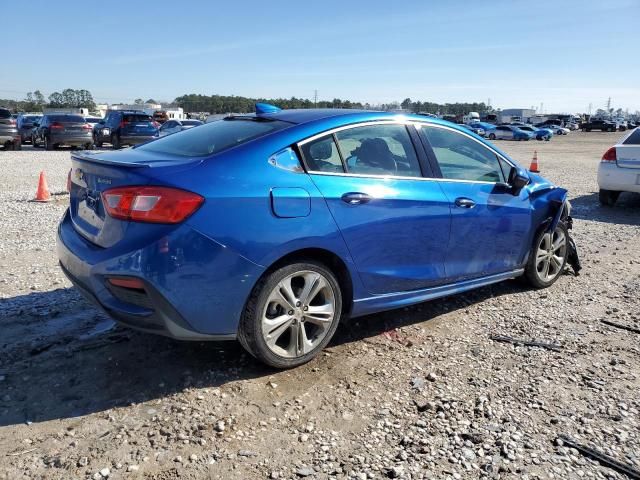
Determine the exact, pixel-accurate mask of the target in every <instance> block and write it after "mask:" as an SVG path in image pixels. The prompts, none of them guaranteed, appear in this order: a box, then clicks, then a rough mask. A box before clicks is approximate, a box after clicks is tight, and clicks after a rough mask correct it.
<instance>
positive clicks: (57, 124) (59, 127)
mask: <svg viewBox="0 0 640 480" xmlns="http://www.w3.org/2000/svg"><path fill="white" fill-rule="evenodd" d="M63 128H64V125H63V124H61V123H60V122H53V123H52V124H51V130H62V129H63Z"/></svg>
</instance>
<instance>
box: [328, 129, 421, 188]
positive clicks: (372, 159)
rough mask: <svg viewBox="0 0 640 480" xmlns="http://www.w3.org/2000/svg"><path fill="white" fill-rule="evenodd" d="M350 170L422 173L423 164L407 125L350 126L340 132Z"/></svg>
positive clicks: (364, 173) (383, 172) (355, 171)
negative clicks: (419, 161)
mask: <svg viewBox="0 0 640 480" xmlns="http://www.w3.org/2000/svg"><path fill="white" fill-rule="evenodd" d="M336 138H337V139H338V145H339V146H340V152H341V153H342V156H343V157H344V163H345V165H346V167H347V171H348V172H349V173H357V174H363V175H397V176H403V177H420V176H421V175H422V174H421V172H420V164H419V163H418V158H417V156H416V152H415V149H414V148H413V144H412V143H411V137H410V136H409V132H408V131H407V128H406V127H405V126H404V125H397V124H390V125H389V124H385V125H368V126H363V127H356V128H350V129H348V130H342V131H339V132H337V133H336Z"/></svg>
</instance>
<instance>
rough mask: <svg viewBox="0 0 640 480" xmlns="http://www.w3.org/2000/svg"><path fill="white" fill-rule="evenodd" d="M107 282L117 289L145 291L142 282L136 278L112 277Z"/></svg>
mask: <svg viewBox="0 0 640 480" xmlns="http://www.w3.org/2000/svg"><path fill="white" fill-rule="evenodd" d="M107 281H108V282H109V283H110V284H111V285H114V286H116V287H120V288H133V289H135V290H144V283H142V280H140V279H138V278H135V277H111V278H108V279H107Z"/></svg>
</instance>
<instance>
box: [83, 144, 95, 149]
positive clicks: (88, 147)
mask: <svg viewBox="0 0 640 480" xmlns="http://www.w3.org/2000/svg"><path fill="white" fill-rule="evenodd" d="M91 147H93V145H92V144H91V143H85V144H84V149H85V150H91Z"/></svg>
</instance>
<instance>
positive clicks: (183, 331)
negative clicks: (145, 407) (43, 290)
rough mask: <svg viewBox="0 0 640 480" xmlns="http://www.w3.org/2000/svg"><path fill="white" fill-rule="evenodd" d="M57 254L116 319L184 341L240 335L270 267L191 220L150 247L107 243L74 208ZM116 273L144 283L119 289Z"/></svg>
mask: <svg viewBox="0 0 640 480" xmlns="http://www.w3.org/2000/svg"><path fill="white" fill-rule="evenodd" d="M120 243H122V244H124V243H127V242H125V240H123V241H121V242H120ZM118 245H119V244H118ZM57 253H58V259H59V261H60V266H61V268H62V270H63V272H64V273H65V275H66V276H67V277H68V278H69V279H70V280H71V282H72V283H73V284H74V285H75V286H76V287H77V288H78V290H79V291H80V292H81V293H82V294H83V295H84V296H85V297H86V298H87V299H89V300H90V301H91V302H92V303H94V304H96V305H98V306H99V307H100V308H102V309H103V310H104V311H105V312H107V313H108V314H109V315H110V316H111V317H113V318H114V319H115V320H116V321H118V322H120V323H122V324H124V325H126V326H129V327H132V328H135V329H137V330H142V331H146V332H150V333H156V334H160V335H165V336H169V337H172V338H176V339H180V340H229V339H234V338H235V337H236V333H237V328H238V322H239V320H240V316H241V314H242V311H243V309H244V304H245V301H246V299H247V298H248V296H249V294H250V292H251V289H252V288H253V285H254V284H255V281H256V280H257V279H258V278H259V276H260V275H261V274H262V272H263V270H264V269H263V268H262V267H260V266H258V265H256V264H254V263H252V262H250V261H249V260H246V259H244V258H243V257H241V256H239V255H237V254H235V253H234V252H232V251H230V249H228V248H225V247H224V246H222V245H220V244H219V243H217V242H216V241H214V240H212V239H209V238H207V237H205V236H204V235H202V234H200V233H198V232H196V231H195V230H193V229H191V228H190V227H189V226H187V225H181V226H179V227H177V228H176V229H174V230H172V231H171V232H170V233H168V234H167V235H166V236H165V237H163V238H162V239H161V240H160V241H157V240H156V241H152V242H150V243H148V244H147V245H143V246H136V247H131V246H129V247H118V246H115V247H111V248H102V247H99V246H96V245H94V244H92V243H90V242H89V241H87V240H86V239H85V238H84V237H82V236H81V235H80V234H79V233H78V232H77V231H76V230H75V228H74V227H73V223H72V221H71V218H70V215H69V211H67V212H65V215H64V216H63V218H62V220H61V221H60V224H59V226H58V236H57ZM110 277H118V278H122V277H125V278H135V279H138V280H141V281H142V283H143V284H144V289H143V290H138V289H129V288H122V287H116V286H114V285H111V284H110V283H109V282H108V279H109V278H110Z"/></svg>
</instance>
